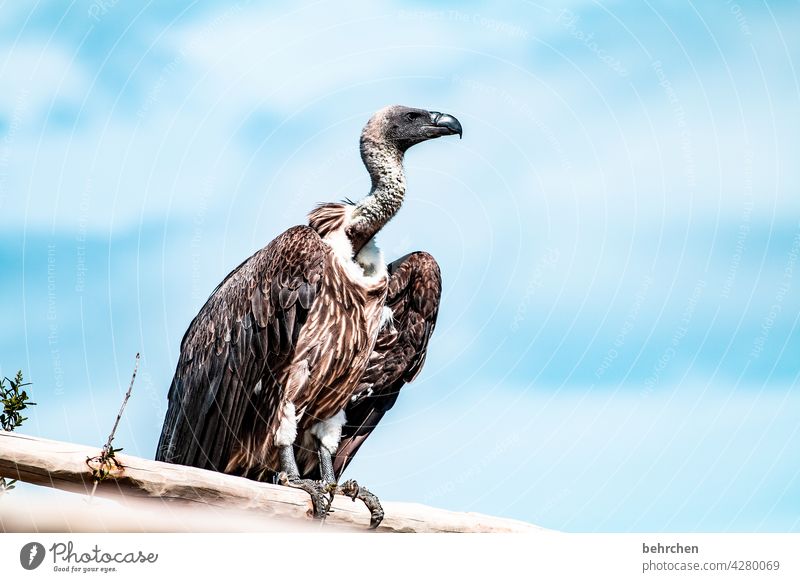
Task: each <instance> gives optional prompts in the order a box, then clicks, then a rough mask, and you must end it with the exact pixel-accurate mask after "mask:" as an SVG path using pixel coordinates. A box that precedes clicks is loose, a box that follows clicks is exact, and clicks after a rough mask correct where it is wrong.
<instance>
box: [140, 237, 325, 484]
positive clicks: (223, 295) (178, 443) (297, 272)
mask: <svg viewBox="0 0 800 582" xmlns="http://www.w3.org/2000/svg"><path fill="white" fill-rule="evenodd" d="M326 256H327V251H326V247H325V244H324V243H323V242H322V240H321V239H320V237H319V235H318V234H317V233H316V232H315V231H313V230H312V229H311V228H309V227H307V226H296V227H293V228H290V229H289V230H287V231H286V232H284V233H283V234H281V235H279V236H278V237H276V238H275V239H274V240H273V241H272V242H271V243H270V244H269V245H267V246H266V247H264V248H263V249H261V250H260V251H258V252H256V253H255V254H254V255H253V256H251V257H250V258H249V259H247V260H246V261H244V262H243V263H242V264H241V265H239V266H238V267H237V268H236V269H235V270H234V271H232V272H231V273H230V274H229V275H228V276H227V277H226V278H225V279H224V280H223V281H222V283H220V285H219V286H218V287H217V288H216V289H215V290H214V292H213V293H212V294H211V297H209V299H208V301H207V302H206V304H205V305H204V306H203V308H202V309H201V310H200V312H199V313H198V314H197V317H195V318H194V320H193V321H192V323H191V325H190V326H189V329H188V330H187V331H186V334H185V335H184V337H183V341H182V342H181V353H180V357H179V359H178V366H177V369H176V370H175V376H174V378H173V380H172V385H171V386H170V390H169V408H168V410H167V415H166V418H165V420H164V426H163V429H162V432H161V438H160V439H159V443H158V449H157V451H156V459H157V460H160V461H168V462H172V463H180V464H183V465H193V466H196V467H203V468H207V469H213V470H216V471H225V470H229V471H230V470H231V468H226V467H227V465H228V462H229V461H230V459H231V456H232V454H233V453H234V452H235V451H236V449H237V448H238V446H239V445H240V444H241V443H242V442H243V441H245V442H246V441H251V440H252V439H253V438H261V439H263V438H266V434H267V430H266V429H267V427H269V426H270V422H271V421H272V419H273V418H274V417H275V412H276V409H277V407H278V404H279V402H280V400H281V397H282V394H281V390H282V389H281V387H280V385H279V384H278V382H277V381H276V378H279V377H280V376H281V373H282V371H283V369H284V367H285V366H287V365H288V363H289V362H290V360H291V356H292V353H293V351H294V346H295V345H296V342H297V337H298V334H299V332H300V329H301V327H302V326H303V324H304V322H305V320H306V317H307V316H308V312H309V310H310V309H311V305H312V303H313V302H314V300H315V298H316V296H317V292H318V290H319V288H320V283H321V278H322V273H323V268H324V262H325V259H326ZM235 469H241V470H242V471H244V470H246V469H248V467H245V468H235Z"/></svg>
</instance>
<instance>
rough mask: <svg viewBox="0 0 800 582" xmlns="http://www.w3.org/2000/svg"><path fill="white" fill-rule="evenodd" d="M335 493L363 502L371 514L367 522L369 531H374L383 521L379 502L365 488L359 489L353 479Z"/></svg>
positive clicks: (343, 484)
mask: <svg viewBox="0 0 800 582" xmlns="http://www.w3.org/2000/svg"><path fill="white" fill-rule="evenodd" d="M336 493H337V494H340V495H346V496H347V497H349V498H350V499H352V500H353V501H355V500H356V499H360V500H361V501H363V502H364V505H366V506H367V509H369V512H370V514H371V517H370V520H369V528H370V529H375V528H376V527H378V526H379V525H380V523H381V521H383V507H381V502H380V501H379V500H378V497H377V496H376V495H375V494H374V493H371V492H370V490H369V489H367V488H366V487H361V486H360V485H359V484H358V483H356V482H355V481H354V480H353V479H350V480H348V481H345V482H344V483H342V484H341V485H339V486H337V487H336Z"/></svg>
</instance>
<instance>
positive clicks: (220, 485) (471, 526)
mask: <svg viewBox="0 0 800 582" xmlns="http://www.w3.org/2000/svg"><path fill="white" fill-rule="evenodd" d="M99 453H100V450H99V449H98V448H92V447H87V446H83V445H77V444H72V443H66V442H60V441H51V440H46V439H41V438H36V437H31V436H27V435H24V434H19V433H13V432H5V431H0V477H7V478H12V479H19V480H20V481H24V482H27V483H33V484H36V485H44V486H47V487H55V488H57V489H62V490H66V491H72V492H76V493H82V494H88V493H90V492H91V491H92V488H93V485H94V483H93V481H92V472H91V469H90V468H89V467H88V466H87V464H86V459H87V458H91V457H95V456H97V455H99ZM116 458H117V460H118V461H119V462H120V464H121V466H122V469H121V470H120V471H118V472H115V473H114V474H113V476H112V477H109V478H108V479H106V480H104V481H102V482H101V483H99V485H98V486H97V489H96V492H95V495H98V496H103V497H113V498H116V499H124V500H127V501H130V500H134V501H136V500H138V501H140V502H141V501H142V500H149V501H148V503H147V506H148V507H151V508H152V506H153V505H154V504H155V505H156V506H157V507H156V509H158V507H161V508H166V507H174V505H173V503H181V504H183V505H186V504H190V505H191V506H192V507H193V508H195V509H196V510H203V509H206V510H209V509H214V510H215V512H216V511H218V509H219V508H224V509H226V510H231V511H233V512H238V513H237V514H238V515H240V516H241V515H244V514H246V515H248V516H249V518H250V519H252V515H253V514H255V513H256V512H257V515H258V516H259V518H260V519H266V520H270V529H273V526H274V525H275V524H280V523H284V524H288V523H291V524H293V525H295V526H296V525H297V523H298V522H302V523H305V524H308V525H309V526H311V527H313V528H315V529H319V528H320V526H321V527H322V528H324V529H358V530H366V528H367V525H368V524H369V512H368V511H367V510H366V508H365V507H364V506H363V505H362V504H361V503H360V502H355V503H354V502H352V501H351V500H350V499H347V498H343V497H341V496H338V497H336V499H335V500H334V503H333V511H332V512H331V513H330V515H329V516H328V517H327V518H326V520H325V522H324V524H320V522H318V521H315V520H313V519H312V518H311V503H310V500H309V498H308V496H307V495H306V494H305V493H304V492H302V491H298V490H295V489H290V488H287V487H280V486H277V485H271V484H268V483H258V482H256V481H251V480H249V479H245V478H242V477H234V476H232V475H225V474H223V473H217V472H215V471H207V470H204V469H198V468H195V467H185V466H182V465H174V464H170V463H162V462H159V461H151V460H148V459H142V458H139V457H133V456H130V455H124V454H121V453H118V454H117V455H116ZM14 493H15V492H12V493H10V494H9V495H13V494H14ZM167 502H172V503H169V504H168V505H164V504H165V503H167ZM383 506H384V509H385V511H386V517H385V518H384V520H383V522H382V523H381V525H380V527H379V528H378V530H377V531H380V532H535V531H542V530H541V528H538V527H536V526H534V525H531V524H527V523H524V522H520V521H515V520H510V519H504V518H498V517H491V516H486V515H481V514H477V513H458V512H452V511H446V510H443V509H436V508H433V507H428V506H425V505H419V504H412V503H384V504H383ZM138 507H141V504H139V505H138ZM1 511H2V506H0V512H1ZM0 517H2V516H0ZM139 525H141V523H140V524H139ZM184 527H185V526H181V527H177V528H176V531H182V530H183V529H184ZM123 529H124V527H123ZM154 529H159V530H160V531H163V530H164V529H170V528H169V527H166V528H165V527H163V526H162V527H158V528H154ZM212 529H213V528H212ZM220 529H221V530H225V529H228V528H227V527H221V528H220ZM137 530H138V528H137ZM73 531H74V530H73Z"/></svg>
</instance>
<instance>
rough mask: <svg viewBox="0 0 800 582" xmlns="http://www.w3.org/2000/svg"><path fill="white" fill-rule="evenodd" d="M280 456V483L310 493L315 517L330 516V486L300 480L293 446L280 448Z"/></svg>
mask: <svg viewBox="0 0 800 582" xmlns="http://www.w3.org/2000/svg"><path fill="white" fill-rule="evenodd" d="M279 455H280V462H281V472H280V473H279V474H278V483H279V484H280V485H284V486H286V487H294V488H295V489H302V490H303V491H305V492H306V493H308V494H309V495H310V496H311V504H312V505H313V507H314V517H316V518H318V519H323V518H324V517H325V516H326V515H328V511H329V510H330V507H331V500H332V498H330V497H328V495H327V493H328V489H329V487H328V484H327V483H325V482H323V481H313V480H312V479H301V478H300V471H299V470H298V469H297V461H296V460H295V458H294V448H293V447H292V445H284V446H282V447H280V449H279Z"/></svg>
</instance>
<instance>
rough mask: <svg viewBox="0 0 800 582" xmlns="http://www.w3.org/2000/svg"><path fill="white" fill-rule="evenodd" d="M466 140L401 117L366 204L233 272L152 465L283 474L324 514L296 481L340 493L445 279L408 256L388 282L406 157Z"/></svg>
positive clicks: (387, 118) (406, 368)
mask: <svg viewBox="0 0 800 582" xmlns="http://www.w3.org/2000/svg"><path fill="white" fill-rule="evenodd" d="M460 132H461V126H460V124H458V121H457V120H455V118H452V117H450V116H446V115H442V114H440V113H436V112H427V111H424V110H417V109H411V108H406V107H400V106H393V107H389V108H385V109H383V110H381V111H379V112H378V113H377V114H376V115H374V116H373V117H372V118H371V119H370V121H369V122H368V123H367V126H366V127H365V128H364V131H363V133H362V136H361V154H362V159H363V160H364V164H365V166H366V167H367V170H368V171H369V173H370V177H371V178H372V188H371V191H370V193H369V195H368V196H366V197H365V198H364V199H362V200H361V201H359V202H358V203H355V204H352V203H340V204H322V205H320V206H318V207H317V208H316V209H314V210H313V211H312V212H311V213H310V214H309V226H295V227H292V228H290V229H289V230H287V231H285V232H284V233H282V234H280V235H279V236H277V237H276V238H275V239H274V240H273V241H272V242H270V243H269V244H268V245H267V246H266V247H264V248H263V249H261V250H259V251H258V252H256V253H255V254H254V255H253V256H251V257H250V258H249V259H247V260H246V261H244V262H243V263H242V264H241V265H239V266H238V267H237V268H236V269H234V270H233V271H232V272H231V273H230V274H229V275H228V276H227V277H226V278H225V279H224V280H223V281H222V283H220V285H219V286H218V287H217V288H216V289H215V290H214V292H213V293H212V294H211V296H210V297H209V299H208V301H207V302H206V304H205V305H204V306H203V307H202V308H201V310H200V312H199V313H198V314H197V316H196V317H195V318H194V320H193V321H192V323H191V324H190V326H189V329H188V330H187V331H186V334H185V335H184V337H183V341H182V342H181V353H180V357H179V359H178V365H177V368H176V371H175V376H174V378H173V381H172V385H171V387H170V390H169V409H168V411H167V415H166V418H165V421H164V426H163V429H162V433H161V438H160V440H159V444H158V450H157V452H156V458H157V459H159V460H163V461H169V462H173V463H181V464H185V465H193V466H197V467H203V468H206V469H212V470H216V471H224V472H227V473H234V474H239V475H245V476H248V477H251V478H255V479H263V480H266V479H273V478H274V477H275V476H276V474H277V473H278V472H282V474H283V475H285V476H286V481H285V482H286V484H289V485H292V486H297V487H300V488H303V489H304V490H306V491H308V492H309V493H310V494H311V495H312V499H313V500H314V502H315V507H316V506H317V505H318V504H319V495H318V494H319V492H320V491H321V490H320V489H319V488H318V487H317V486H316V485H313V483H311V482H305V481H304V479H322V481H323V482H324V483H325V482H327V483H330V482H332V481H334V480H338V478H339V477H340V475H341V473H342V472H343V471H344V469H345V468H346V467H347V465H348V464H349V462H350V461H351V459H352V457H353V455H354V454H355V453H356V451H357V450H358V449H359V447H360V446H361V445H362V444H363V442H364V440H365V439H366V438H367V437H368V436H369V434H370V433H371V432H372V431H373V430H374V428H375V426H376V425H377V423H378V421H380V419H381V418H382V417H383V415H384V414H385V412H386V411H387V410H388V409H389V408H391V407H392V405H393V404H394V402H395V400H396V399H397V395H398V392H399V390H400V388H401V387H402V386H403V385H404V384H405V383H407V382H410V381H411V380H413V379H414V378H415V377H416V375H417V374H418V373H419V370H420V369H421V367H422V365H423V363H424V361H425V355H426V351H427V347H428V341H429V339H430V337H431V333H432V332H433V328H434V325H435V323H436V316H437V313H438V308H439V298H440V296H441V276H440V272H439V267H438V265H437V264H436V262H435V261H434V259H433V257H431V256H430V255H428V254H427V253H412V254H410V255H407V256H405V257H403V258H402V259H399V260H398V261H395V262H394V263H392V264H391V265H389V267H388V269H387V266H386V264H385V262H384V260H383V256H382V254H381V253H380V250H379V249H378V248H377V246H376V245H375V239H374V237H375V234H376V233H377V232H378V231H380V229H381V228H382V227H383V226H384V225H385V224H386V223H387V222H388V221H389V220H390V219H391V218H392V217H393V216H394V214H395V213H396V212H397V210H398V209H399V208H400V205H401V203H402V201H403V196H404V194H405V178H404V173H403V165H402V161H403V155H404V153H405V151H406V149H408V147H410V146H411V145H414V144H415V143H419V142H420V141H424V140H425V139H430V138H433V137H438V136H441V135H450V134H453V133H459V134H460ZM387 308H388V309H390V310H391V311H388V310H387ZM346 492H347V494H352V495H354V496H358V497H359V498H361V499H364V501H365V503H367V504H368V506H370V508H371V511H372V512H373V519H372V525H373V526H375V525H377V523H378V522H379V521H380V519H381V518H382V515H383V513H382V510H380V505H379V504H378V503H377V498H375V499H374V502H372V501H371V498H370V496H371V494H369V493H368V491H367V490H366V489H363V488H360V487H358V485H357V484H355V483H354V482H352V484H351V485H350V487H349V488H347V489H346ZM351 492H352V493H351ZM371 497H372V498H374V496H371ZM315 513H316V514H318V515H324V511H323V510H319V508H318V507H316V509H315Z"/></svg>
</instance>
